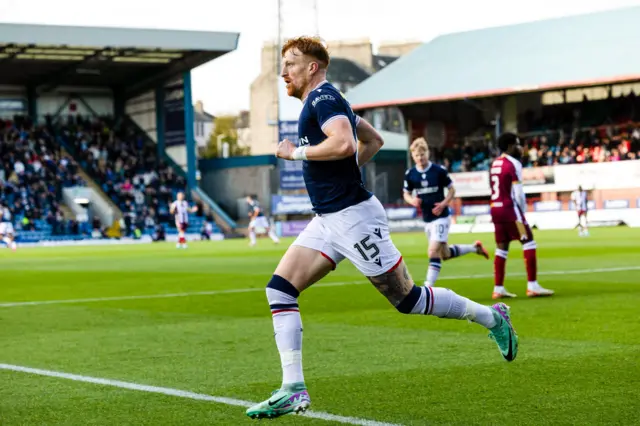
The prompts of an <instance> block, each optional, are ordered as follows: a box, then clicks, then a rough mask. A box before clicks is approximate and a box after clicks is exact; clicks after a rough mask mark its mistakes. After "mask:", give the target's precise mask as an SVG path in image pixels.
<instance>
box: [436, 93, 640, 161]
mask: <svg viewBox="0 0 640 426" xmlns="http://www.w3.org/2000/svg"><path fill="white" fill-rule="evenodd" d="M603 103H604V102H584V103H583V104H578V105H574V106H573V107H569V108H567V106H563V107H564V108H559V107H558V106H554V107H551V108H549V107H547V108H543V110H542V111H543V114H542V116H541V117H540V118H539V119H532V118H531V117H532V116H530V115H529V114H527V113H525V114H523V115H522V117H521V120H520V121H521V122H523V125H522V126H521V127H522V128H524V129H528V130H529V131H524V132H521V133H520V136H521V139H522V144H523V147H524V152H523V156H522V163H523V166H525V167H537V166H552V165H562V164H580V163H601V162H609V161H623V160H635V159H638V158H640V122H639V121H638V120H639V119H640V117H637V116H636V114H635V111H636V110H640V104H638V102H637V100H636V98H635V96H633V95H632V96H629V97H625V98H621V99H616V100H614V101H608V102H607V103H608V106H607V105H603ZM636 104H638V105H636ZM494 142H495V141H494V133H492V132H487V133H486V134H485V135H483V136H481V137H479V138H465V140H463V141H458V142H457V143H455V144H452V145H451V146H450V147H446V148H444V149H441V150H438V149H436V150H435V152H434V155H435V158H436V159H437V160H438V161H440V162H442V164H443V165H444V166H445V167H447V169H448V170H450V171H452V172H467V171H477V170H488V169H489V165H490V164H491V161H492V160H493V158H495V156H496V155H497V152H496V151H495V149H494V147H495V143H494Z"/></svg>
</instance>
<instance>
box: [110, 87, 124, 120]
mask: <svg viewBox="0 0 640 426" xmlns="http://www.w3.org/2000/svg"><path fill="white" fill-rule="evenodd" d="M125 105H126V101H125V99H124V96H123V95H122V93H121V92H116V91H114V93H113V112H114V116H115V117H122V116H124V114H125V111H126V107H125Z"/></svg>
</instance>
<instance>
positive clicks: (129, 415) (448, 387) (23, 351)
mask: <svg viewBox="0 0 640 426" xmlns="http://www.w3.org/2000/svg"><path fill="white" fill-rule="evenodd" d="M535 236H536V241H537V242H538V258H539V259H538V264H539V271H540V276H539V281H540V283H541V284H542V285H543V286H545V287H548V288H551V289H554V290H555V291H556V295H555V296H554V297H552V298H546V299H527V298H526V297H525V294H524V293H525V290H526V277H525V276H524V262H523V259H522V250H521V248H520V246H519V244H514V245H512V248H511V252H510V255H509V260H508V263H507V281H506V285H507V288H508V289H509V290H510V291H512V292H515V293H517V294H518V295H519V296H520V297H519V298H518V299H516V300H512V301H510V302H508V303H509V305H510V306H511V308H512V316H513V322H514V325H515V327H516V329H517V331H518V333H519V335H520V353H519V355H518V358H517V359H516V360H515V361H514V362H513V363H507V362H505V361H503V360H502V358H501V356H500V354H499V352H498V350H497V348H496V346H495V344H494V343H493V342H492V341H491V340H489V339H488V337H487V332H486V331H485V330H484V329H483V328H482V327H480V326H479V325H477V324H470V323H468V322H466V321H454V320H443V319H438V318H433V317H424V316H403V315H400V314H398V313H397V312H396V311H395V309H394V308H393V307H391V306H390V305H389V304H388V302H387V301H386V299H384V297H382V296H381V295H380V294H378V293H377V291H376V290H375V289H374V288H373V287H371V285H369V284H367V283H366V282H365V281H364V279H363V277H361V276H360V275H359V274H358V272H357V271H356V269H355V268H354V267H353V266H352V265H351V264H349V263H348V262H343V263H342V264H341V265H340V266H339V267H338V269H337V271H335V272H334V273H332V274H331V275H330V276H329V277H327V278H326V279H325V280H324V281H323V282H322V283H321V284H320V285H317V286H314V287H313V288H311V289H310V290H308V291H307V292H305V293H304V294H303V295H302V296H301V297H300V308H301V313H302V320H303V325H304V345H303V364H304V367H305V376H306V377H305V378H306V381H307V385H308V386H309V392H310V395H311V398H312V407H311V408H312V410H313V411H317V412H324V413H330V414H334V415H340V416H348V417H350V418H358V419H368V420H371V421H372V422H374V423H370V424H376V423H375V422H389V423H394V424H404V425H487V424H492V425H538V426H539V425H565V424H566V425H587V424H589V425H594V424H602V425H605V424H606V425H614V424H619V425H630V424H640V420H639V419H638V415H639V414H640V396H639V395H640V361H639V360H640V319H639V312H640V310H639V308H640V243H639V241H640V229H629V228H607V229H605V228H595V229H592V230H591V236H590V237H589V238H579V237H578V236H577V232H575V231H547V232H542V231H538V232H536V233H535ZM476 238H480V239H482V240H483V241H484V242H485V244H486V245H487V248H488V249H489V250H490V252H491V253H492V252H493V250H494V245H493V243H492V236H491V235H488V234H483V235H469V234H462V235H453V236H452V238H451V240H452V243H464V242H473V241H474V240H475V239H476ZM393 239H394V241H395V243H396V245H397V246H398V247H399V249H400V250H401V252H402V253H403V256H404V258H405V261H406V262H407V264H408V265H409V269H410V271H411V273H412V275H413V277H414V279H415V280H416V282H418V283H422V282H423V280H424V275H425V272H426V269H427V266H428V258H427V256H426V241H425V238H424V235H423V234H421V233H415V234H396V235H393ZM289 242H290V240H285V241H284V243H283V244H281V245H279V246H274V245H273V244H272V243H271V241H269V240H268V239H260V240H259V241H258V246H257V247H255V248H253V249H250V248H249V247H247V241H244V240H229V241H222V242H209V243H206V242H197V243H191V245H190V247H189V249H188V250H176V248H175V245H173V244H171V243H163V244H154V245H139V246H109V247H73V248H37V249H22V250H18V251H17V252H16V253H12V252H11V251H9V250H1V251H0V271H1V272H0V274H1V275H0V305H1V306H0V364H10V365H17V366H25V367H31V368H38V369H44V370H50V371H56V372H64V373H71V374H77V375H84V376H90V377H96V378H104V379H111V380H120V381H124V382H129V383H136V384H142V385H149V386H161V387H166V388H172V389H180V390H184V391H190V392H196V393H202V394H207V395H214V396H218V397H228V398H236V399H240V400H244V401H260V400H263V399H265V398H267V397H268V396H269V395H270V392H271V391H272V390H273V389H275V388H277V387H278V386H279V384H280V379H281V375H280V361H279V357H278V353H277V349H276V346H275V342H274V341H273V329H272V324H271V316H270V312H269V308H268V305H267V301H266V297H265V294H264V291H263V288H264V286H265V285H266V283H267V282H268V280H269V278H270V276H271V274H272V272H273V270H274V268H275V266H276V265H277V262H278V260H279V259H280V256H281V255H282V253H283V252H284V250H285V249H286V247H287V245H288V244H289ZM301 267H302V265H301ZM492 272H493V262H492V261H487V260H484V259H483V258H481V257H479V256H475V255H473V254H471V255H467V256H465V257H463V258H459V259H454V260H452V261H449V262H445V263H444V264H443V267H442V273H441V274H440V281H439V286H443V287H449V288H451V289H453V290H454V291H456V292H458V293H459V294H462V295H465V296H467V297H470V298H472V299H474V300H476V301H478V302H481V303H485V304H492V303H493V301H492V300H491V291H492V287H493V279H492V278H491V276H492ZM326 283H340V284H337V285H333V286H323V284H326ZM235 290H240V291H235ZM197 292H205V294H193V295H184V294H182V295H177V296H180V297H165V298H133V297H130V296H139V295H158V294H175V293H197ZM207 292H208V294H207ZM109 298H111V300H109ZM82 299H90V300H85V301H83V300H82ZM51 300H64V301H67V303H50V304H31V305H25V304H22V302H30V301H36V302H41V301H51ZM70 300H71V301H70ZM69 301H70V302H69ZM12 303H14V304H12ZM252 422H255V421H252V420H250V419H248V418H247V417H245V415H244V408H243V407H238V406H232V405H227V404H223V403H217V402H211V401H199V400H193V399H188V398H179V397H175V396H168V395H161V394H155V393H149V392H144V391H140V390H129V389H121V388H118V387H113V386H106V385H101V384H94V383H83V382H78V381H73V380H68V379H64V378H57V377H46V376H42V375H37V374H29V373H25V372H16V371H9V370H6V369H0V424H1V425H3V426H10V425H243V424H251V423H252ZM275 423H279V424H283V425H331V424H337V423H335V422H333V421H331V420H327V419H320V418H309V417H304V416H285V417H282V418H280V419H277V420H274V424H275ZM362 424H366V423H362Z"/></svg>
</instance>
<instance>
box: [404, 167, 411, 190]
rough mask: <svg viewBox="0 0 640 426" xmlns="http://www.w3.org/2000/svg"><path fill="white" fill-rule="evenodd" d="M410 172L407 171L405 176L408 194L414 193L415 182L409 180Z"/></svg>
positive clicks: (405, 187)
mask: <svg viewBox="0 0 640 426" xmlns="http://www.w3.org/2000/svg"><path fill="white" fill-rule="evenodd" d="M409 174H410V170H407V171H406V172H405V174H404V190H405V191H406V192H411V191H413V182H411V179H409Z"/></svg>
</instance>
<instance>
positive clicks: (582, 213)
mask: <svg viewBox="0 0 640 426" xmlns="http://www.w3.org/2000/svg"><path fill="white" fill-rule="evenodd" d="M586 214H587V211H586V210H578V217H582V216H584V215H586Z"/></svg>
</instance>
